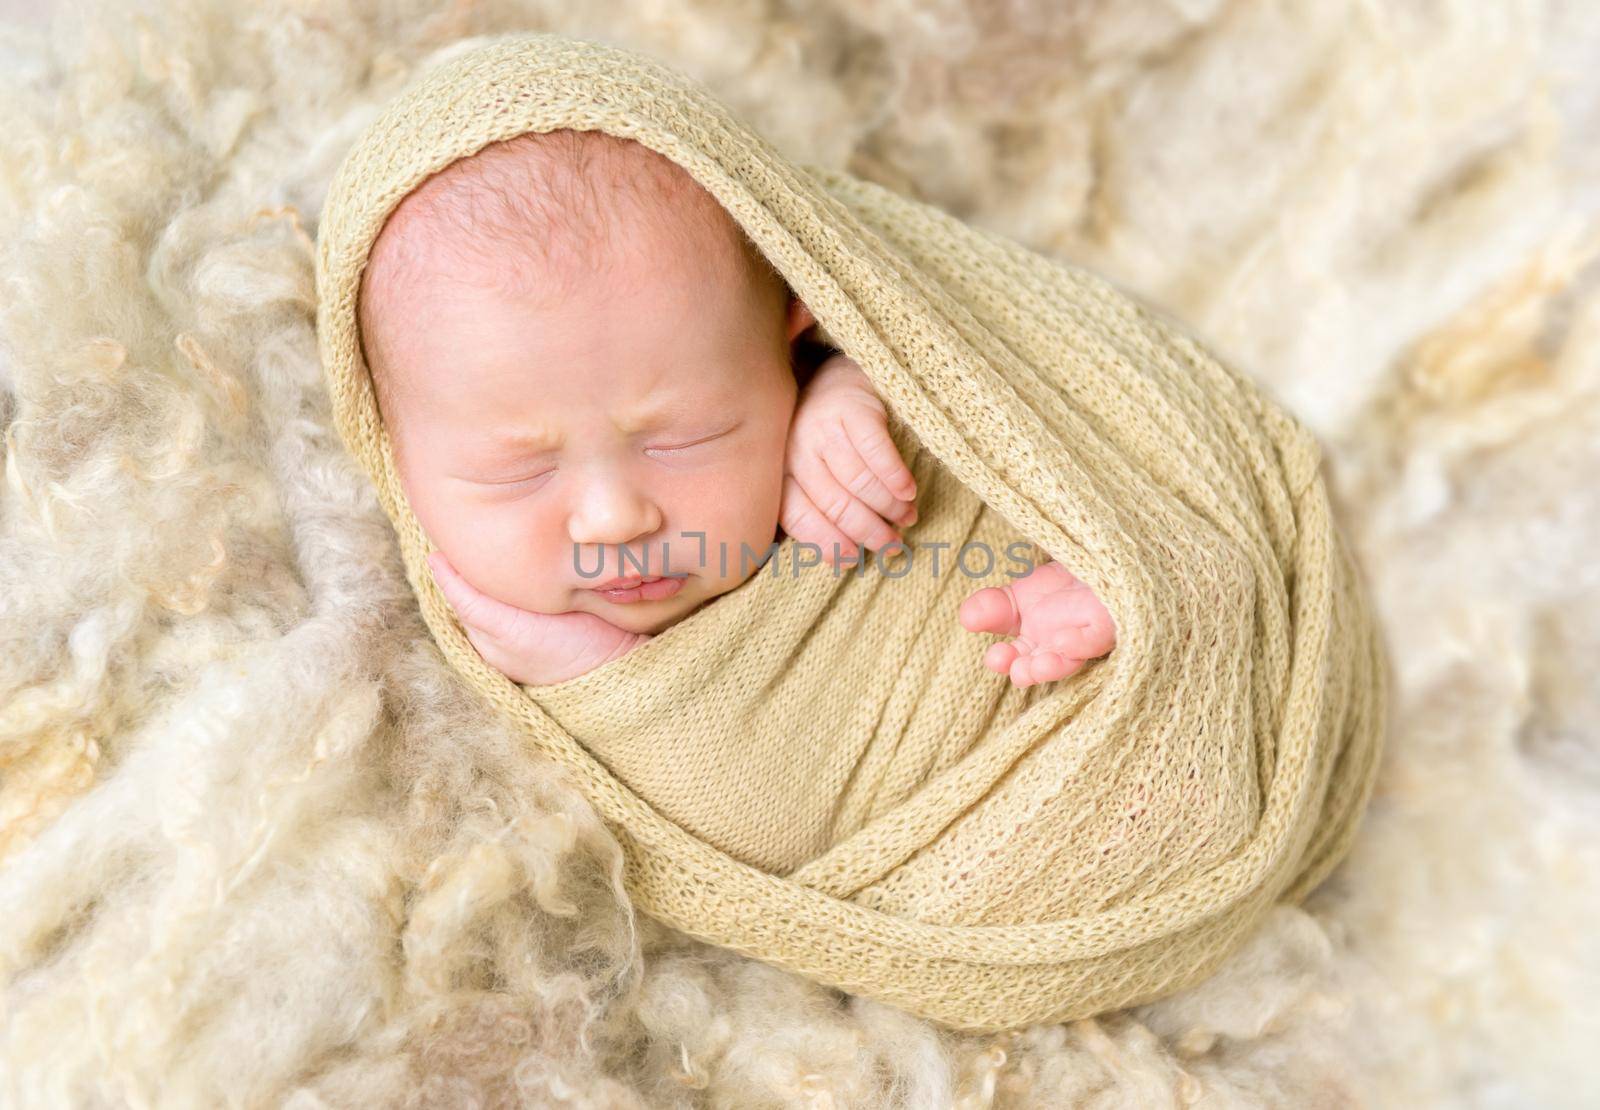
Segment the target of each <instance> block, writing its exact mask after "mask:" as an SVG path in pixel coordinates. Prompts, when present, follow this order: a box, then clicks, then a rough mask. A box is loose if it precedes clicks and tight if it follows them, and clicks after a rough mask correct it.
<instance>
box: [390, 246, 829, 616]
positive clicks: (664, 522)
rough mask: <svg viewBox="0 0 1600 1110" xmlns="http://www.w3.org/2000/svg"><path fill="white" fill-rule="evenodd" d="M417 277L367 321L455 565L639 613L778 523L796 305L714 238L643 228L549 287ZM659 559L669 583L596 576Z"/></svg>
mask: <svg viewBox="0 0 1600 1110" xmlns="http://www.w3.org/2000/svg"><path fill="white" fill-rule="evenodd" d="M417 282H418V283H419V284H420V285H423V286H425V290H422V291H421V292H422V293H423V295H421V296H418V297H414V298H413V299H412V303H414V304H417V305H419V306H421V307H420V308H419V310H418V311H415V312H413V313H406V314H399V315H400V316H402V317H403V318H401V319H395V320H392V321H391V322H390V323H389V324H387V325H386V330H385V334H384V335H383V337H382V347H383V351H384V357H385V360H386V365H390V370H389V371H387V372H392V373H398V374H399V375H400V376H401V377H402V378H403V379H404V380H405V382H406V396H405V398H404V400H403V401H402V402H400V407H401V408H402V410H403V411H402V412H400V413H395V414H388V413H386V414H385V416H384V420H385V422H386V424H387V425H388V426H389V428H390V432H391V437H392V439H393V441H394V443H395V450H396V454H397V460H396V461H397V465H398V467H399V471H400V477H401V481H402V484H403V485H404V487H405V490H406V496H407V498H408V499H409V501H410V504H411V507H412V509H413V511H414V512H415V514H416V516H417V519H418V521H419V523H420V524H421V525H422V527H423V530H424V531H425V532H426V533H427V534H428V536H429V537H430V538H431V539H432V540H433V542H434V544H435V545H437V547H438V548H439V549H440V550H441V551H443V553H444V554H445V556H446V557H447V558H448V559H449V560H450V562H451V563H452V564H453V565H454V566H455V568H456V569H457V570H458V571H459V572H460V573H461V574H462V576H463V577H465V578H466V579H467V581H468V582H470V583H471V584H472V585H474V586H475V587H477V589H479V590H480V591H482V592H483V593H486V594H488V595H489V596H491V597H494V598H498V599H499V600H501V601H504V602H506V603H508V604H510V605H514V606H517V607H519V608H522V609H527V610H531V611H534V612H539V613H564V612H571V611H579V612H589V613H594V614H597V615H598V616H601V617H603V618H604V619H606V620H607V621H610V622H611V623H613V624H615V625H618V626H619V627H622V628H625V629H627V630H629V631H633V632H646V633H655V632H659V631H661V630H662V629H664V628H666V627H667V626H668V625H670V624H673V623H674V622H676V621H677V620H680V619H681V618H682V617H684V616H686V615H687V614H688V613H689V612H691V611H692V610H694V609H695V608H697V607H698V606H700V605H701V604H703V603H704V602H706V601H707V600H709V599H711V598H712V597H715V596H716V595H718V594H721V593H724V592H726V591H728V590H731V589H733V588H734V587H735V586H737V585H739V584H740V583H741V582H743V581H744V580H746V579H748V578H749V577H750V575H751V574H752V573H754V572H755V570H757V569H758V567H757V564H758V563H759V562H760V560H761V557H762V555H763V554H764V553H765V552H766V550H767V548H768V545H769V544H771V543H772V541H773V539H774V536H775V534H776V532H777V521H778V509H779V500H780V496H781V494H782V482H783V458H784V448H785V444H786V441H787V434H788V428H789V422H790V418H791V416H792V414H793V411H794V405H795V396H796V385H795V380H794V374H793V372H792V362H791V359H792V350H793V348H792V346H791V344H792V342H793V340H794V339H795V337H796V336H797V335H798V334H799V333H800V332H801V331H803V330H804V329H805V328H806V327H807V326H809V325H810V323H811V322H812V318H811V316H810V314H809V313H808V312H807V311H806V310H805V308H804V306H803V305H802V304H800V302H799V301H798V300H794V299H792V298H790V299H788V300H787V303H785V302H784V300H783V299H781V298H780V296H778V295H775V291H774V290H773V288H771V287H770V286H768V287H763V286H762V285H760V284H758V283H756V282H755V281H754V280H753V277H752V275H750V274H749V272H748V270H747V269H746V267H744V266H743V265H741V264H740V263H739V262H736V261H734V260H733V259H732V257H731V255H729V253H728V252H726V251H724V250H722V249H720V246H719V249H715V250H712V249H708V250H706V251H703V252H694V251H684V250H682V248H681V247H675V246H674V245H673V244H672V243H671V242H669V241H665V240H660V239H659V238H658V239H657V240H656V241H652V237H651V236H650V235H649V234H643V235H641V236H639V237H638V241H637V242H635V243H634V244H633V246H632V248H631V249H630V251H629V252H628V256H627V257H626V258H622V259H619V260H618V261H616V262H615V263H614V264H613V265H612V266H611V267H610V272H609V273H607V274H606V276H604V277H603V278H602V277H595V278H589V277H580V278H579V279H578V280H577V282H576V287H575V288H574V289H573V290H572V292H571V293H570V295H568V296H566V297H565V298H564V299H563V300H562V301H561V303H559V304H555V305H549V304H533V303H530V302H528V301H526V300H525V299H521V298H519V297H517V296H515V295H508V294H505V293H490V292H485V291H484V290H483V289H481V288H472V287H470V286H464V285H462V284H461V283H455V282H451V283H440V284H437V285H428V284H427V279H426V278H425V277H419V278H418V279H417ZM692 533H704V541H703V547H704V551H705V558H704V559H703V560H702V558H701V551H702V542H701V540H700V539H698V538H697V537H696V536H695V535H693V534H692ZM741 545H744V546H743V547H741ZM669 547H670V566H669V565H667V563H666V561H665V560H666V557H667V555H668V553H669ZM745 549H748V552H749V553H751V557H750V558H748V559H747V560H745V561H744V565H742V566H741V559H740V553H741V551H742V550H745ZM623 551H626V552H627V554H628V561H626V562H624V561H623V558H622V552H623ZM720 551H726V552H727V557H726V559H725V560H721V559H719V552H720ZM641 567H642V568H643V569H642V570H641V569H640V568H641ZM597 571H598V573H597ZM667 571H671V572H673V573H678V572H687V575H688V577H687V578H685V579H684V580H683V583H682V585H681V586H680V587H679V588H678V590H677V591H676V592H675V593H673V594H672V595H671V596H669V597H665V598H659V599H655V600H650V599H648V598H647V599H642V600H637V601H632V602H623V601H620V600H613V599H610V598H607V597H606V596H604V595H602V594H600V593H597V592H596V591H595V590H594V589H593V587H594V586H595V585H597V584H598V583H600V582H604V581H606V580H609V579H611V578H614V577H618V576H638V575H643V576H645V577H650V576H653V575H660V574H663V573H665V572H667Z"/></svg>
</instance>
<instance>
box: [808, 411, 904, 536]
mask: <svg viewBox="0 0 1600 1110" xmlns="http://www.w3.org/2000/svg"><path fill="white" fill-rule="evenodd" d="M840 420H841V428H842V431H841V434H840V435H839V438H838V441H837V443H836V445H834V446H832V447H831V448H830V450H829V451H828V452H827V461H828V467H829V469H830V470H832V471H833V473H834V476H835V477H836V478H837V479H838V480H839V482H840V484H841V485H843V486H844V487H845V488H846V489H848V490H849V491H850V492H851V493H853V494H855V495H856V496H857V497H859V498H861V500H863V501H865V502H866V503H867V504H868V505H869V506H871V507H872V509H873V511H874V512H876V513H877V514H878V515H879V516H881V517H883V518H884V519H885V520H893V521H896V522H898V523H900V524H910V523H912V522H913V521H915V520H916V506H915V505H913V504H912V501H913V499H914V498H915V497H916V495H917V484H916V482H915V481H914V480H913V479H912V477H911V471H910V470H908V469H907V468H906V464H905V463H904V462H903V461H902V460H901V458H900V450H899V448H897V447H896V446H895V445H894V440H893V439H891V438H890V436H889V430H888V428H886V427H884V425H883V423H882V421H881V418H878V417H875V416H874V415H873V414H872V413H871V412H867V411H865V410H861V409H849V410H847V411H846V412H845V413H844V414H843V415H842V416H841V417H840ZM908 517H909V519H907V518H908Z"/></svg>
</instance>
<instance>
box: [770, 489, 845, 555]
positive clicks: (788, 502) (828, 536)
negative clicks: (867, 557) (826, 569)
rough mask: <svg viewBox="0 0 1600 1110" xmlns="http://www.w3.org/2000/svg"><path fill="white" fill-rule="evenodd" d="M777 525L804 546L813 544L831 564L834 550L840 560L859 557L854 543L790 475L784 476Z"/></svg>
mask: <svg viewBox="0 0 1600 1110" xmlns="http://www.w3.org/2000/svg"><path fill="white" fill-rule="evenodd" d="M778 523H779V524H781V525H783V530H784V531H785V532H787V533H789V535H791V536H793V537H794V538H795V539H797V540H800V541H802V542H804V543H814V544H816V545H817V546H818V547H820V548H822V557H823V559H825V560H826V561H827V562H828V564H829V565H830V566H831V565H833V562H834V559H833V552H834V548H835V547H837V548H838V551H839V557H840V558H841V559H844V558H852V559H853V558H855V557H856V556H858V555H860V551H859V550H858V549H857V547H856V545H855V543H854V541H852V540H851V539H850V537H849V536H846V535H845V534H844V533H843V532H841V531H839V529H837V528H835V527H834V525H833V521H831V520H829V519H828V518H827V516H826V514H824V513H823V512H822V510H820V509H818V508H817V506H816V504H815V503H814V502H813V501H812V500H811V498H810V497H808V496H806V491H805V490H804V489H803V488H802V487H801V485H800V483H799V482H798V481H796V480H795V477H794V475H793V474H785V475H784V476H783V499H782V502H781V506H780V508H779V511H778Z"/></svg>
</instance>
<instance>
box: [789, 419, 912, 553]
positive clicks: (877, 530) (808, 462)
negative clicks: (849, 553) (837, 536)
mask: <svg viewBox="0 0 1600 1110" xmlns="http://www.w3.org/2000/svg"><path fill="white" fill-rule="evenodd" d="M841 442H842V441H841ZM832 467H833V463H832V462H831V461H824V460H822V459H819V458H818V457H817V456H816V455H814V454H812V453H810V452H809V451H805V452H800V453H798V454H797V455H796V456H795V457H794V459H793V460H792V462H791V463H790V469H791V470H793V472H794V477H795V480H796V481H798V482H799V483H800V485H801V487H802V488H803V489H804V490H805V492H806V495H807V496H808V497H809V498H810V500H811V503H812V504H813V505H815V506H816V507H817V509H818V510H819V511H821V513H822V514H823V516H825V517H827V519H828V520H829V521H831V522H832V523H833V524H834V525H836V526H837V528H838V530H839V531H840V532H842V533H844V534H845V535H846V536H848V537H849V538H850V539H852V540H854V541H855V542H857V543H860V544H863V545H865V546H866V547H869V548H872V549H873V550H877V549H878V548H882V547H887V546H888V545H889V544H891V543H898V542H900V534H899V533H898V532H896V531H895V530H894V529H893V528H891V527H890V526H889V524H888V523H887V522H886V521H884V519H883V518H882V517H881V516H879V515H878V514H877V513H875V512H873V511H872V509H871V508H870V507H869V506H868V505H867V504H866V503H865V502H864V501H862V500H861V499H860V498H859V497H857V496H856V495H855V494H853V493H851V492H850V491H849V490H848V489H846V488H845V487H844V486H842V485H840V484H839V480H838V479H837V478H836V477H835V476H834V473H833V469H832Z"/></svg>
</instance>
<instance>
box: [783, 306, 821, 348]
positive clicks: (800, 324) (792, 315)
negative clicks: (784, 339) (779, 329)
mask: <svg viewBox="0 0 1600 1110" xmlns="http://www.w3.org/2000/svg"><path fill="white" fill-rule="evenodd" d="M816 322H817V318H816V317H815V316H813V315H811V310H810V309H809V308H807V307H806V303H805V302H804V301H802V300H801V299H800V298H799V297H796V296H792V295H791V296H790V297H789V320H788V332H789V342H790V343H793V342H794V341H795V337H796V336H798V335H799V334H800V333H801V332H803V331H805V330H806V329H807V328H809V327H811V326H812V325H813V324H815V323H816Z"/></svg>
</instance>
